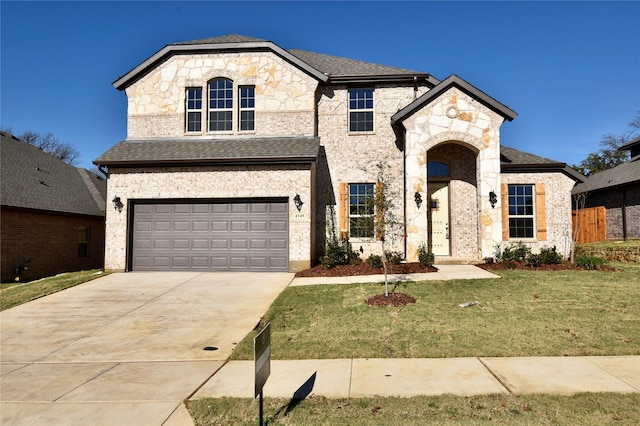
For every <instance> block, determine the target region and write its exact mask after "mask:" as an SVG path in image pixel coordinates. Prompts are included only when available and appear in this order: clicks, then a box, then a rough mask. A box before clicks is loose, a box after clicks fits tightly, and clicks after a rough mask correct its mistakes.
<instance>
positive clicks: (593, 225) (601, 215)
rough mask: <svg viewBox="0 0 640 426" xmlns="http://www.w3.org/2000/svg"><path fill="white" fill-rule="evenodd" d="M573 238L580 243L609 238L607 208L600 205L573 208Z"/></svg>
mask: <svg viewBox="0 0 640 426" xmlns="http://www.w3.org/2000/svg"><path fill="white" fill-rule="evenodd" d="M571 218H572V221H573V239H574V240H575V241H576V242H577V243H579V244H582V243H596V242H598V241H604V240H606V239H607V210H606V209H605V208H604V207H602V206H600V207H590V208H588V209H580V210H573V211H572V212H571Z"/></svg>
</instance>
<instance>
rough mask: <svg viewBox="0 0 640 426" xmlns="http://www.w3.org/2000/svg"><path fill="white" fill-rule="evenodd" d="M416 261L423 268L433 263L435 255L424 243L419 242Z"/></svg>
mask: <svg viewBox="0 0 640 426" xmlns="http://www.w3.org/2000/svg"><path fill="white" fill-rule="evenodd" d="M418 262H420V266H422V267H423V268H427V267H430V266H433V264H434V263H435V256H434V255H433V253H431V252H430V251H429V249H428V248H427V245H426V244H425V243H421V244H420V245H419V246H418Z"/></svg>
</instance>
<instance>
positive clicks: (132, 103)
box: [126, 52, 318, 139]
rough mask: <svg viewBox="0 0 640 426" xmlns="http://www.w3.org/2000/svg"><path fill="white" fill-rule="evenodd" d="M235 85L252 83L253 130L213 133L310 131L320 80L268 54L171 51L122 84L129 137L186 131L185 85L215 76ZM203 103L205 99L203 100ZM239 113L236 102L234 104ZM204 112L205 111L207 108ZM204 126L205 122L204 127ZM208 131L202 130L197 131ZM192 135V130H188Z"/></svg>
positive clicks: (200, 83)
mask: <svg viewBox="0 0 640 426" xmlns="http://www.w3.org/2000/svg"><path fill="white" fill-rule="evenodd" d="M219 77H224V78H229V79H231V80H232V81H233V82H234V85H235V87H237V86H243V85H253V86H255V94H256V96H255V103H256V104H255V111H256V117H255V131H250V132H239V131H238V130H237V127H236V126H234V130H233V131H231V132H215V134H216V135H218V136H226V137H229V136H237V135H244V136H247V135H251V136H273V135H278V136H281V135H313V134H314V133H315V92H316V87H317V85H318V82H317V81H316V80H315V79H313V78H311V77H310V76H308V75H306V74H305V73H303V72H301V71H300V70H298V69H296V68H295V67H292V66H291V65H290V64H289V63H287V62H286V61H284V60H283V59H282V58H279V57H278V56H276V55H273V54H269V53H266V52H265V53H260V52H253V53H242V52H240V53H226V54H223V53H219V54H199V55H198V54H194V55H188V56H186V55H180V56H173V57H171V58H170V59H168V60H167V61H166V62H163V63H161V64H160V65H158V67H157V68H155V69H154V70H153V71H152V72H150V73H148V74H147V75H145V76H143V77H142V78H140V79H139V80H138V81H136V82H135V83H134V84H132V85H131V86H129V87H128V88H127V89H126V94H127V99H128V111H127V114H128V126H127V137H128V138H129V139H146V138H154V137H156V138H167V137H183V136H185V93H186V92H185V89H186V88H187V87H201V88H202V89H203V92H204V91H206V90H207V83H208V82H209V81H210V80H212V79H214V78H219ZM203 102H204V101H203ZM234 108H235V111H234V117H236V116H237V104H236V105H235V106H234ZM203 115H206V108H205V109H204V112H203ZM204 127H205V126H203V129H204ZM200 134H201V135H206V134H207V132H206V131H204V132H202V133H200ZM189 135H191V136H195V134H193V133H189Z"/></svg>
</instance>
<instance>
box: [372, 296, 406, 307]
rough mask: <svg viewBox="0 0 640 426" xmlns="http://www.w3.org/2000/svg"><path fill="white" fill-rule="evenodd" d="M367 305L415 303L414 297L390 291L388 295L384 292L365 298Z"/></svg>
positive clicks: (383, 305) (382, 305)
mask: <svg viewBox="0 0 640 426" xmlns="http://www.w3.org/2000/svg"><path fill="white" fill-rule="evenodd" d="M365 302H366V303H367V305H369V306H380V307H385V306H405V305H409V304H411V303H416V298H415V297H413V296H409V295H408V294H404V293H391V294H389V297H387V296H385V295H384V294H376V295H375V296H372V297H370V298H368V299H367V300H365Z"/></svg>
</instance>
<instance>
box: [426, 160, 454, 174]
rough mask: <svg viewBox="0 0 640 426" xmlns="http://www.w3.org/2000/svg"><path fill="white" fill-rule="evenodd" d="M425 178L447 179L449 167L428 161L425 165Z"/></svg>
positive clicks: (445, 164)
mask: <svg viewBox="0 0 640 426" xmlns="http://www.w3.org/2000/svg"><path fill="white" fill-rule="evenodd" d="M427 177H430V178H434V177H435V178H442V177H449V165H448V164H447V163H443V162H442V161H429V163H427Z"/></svg>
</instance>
